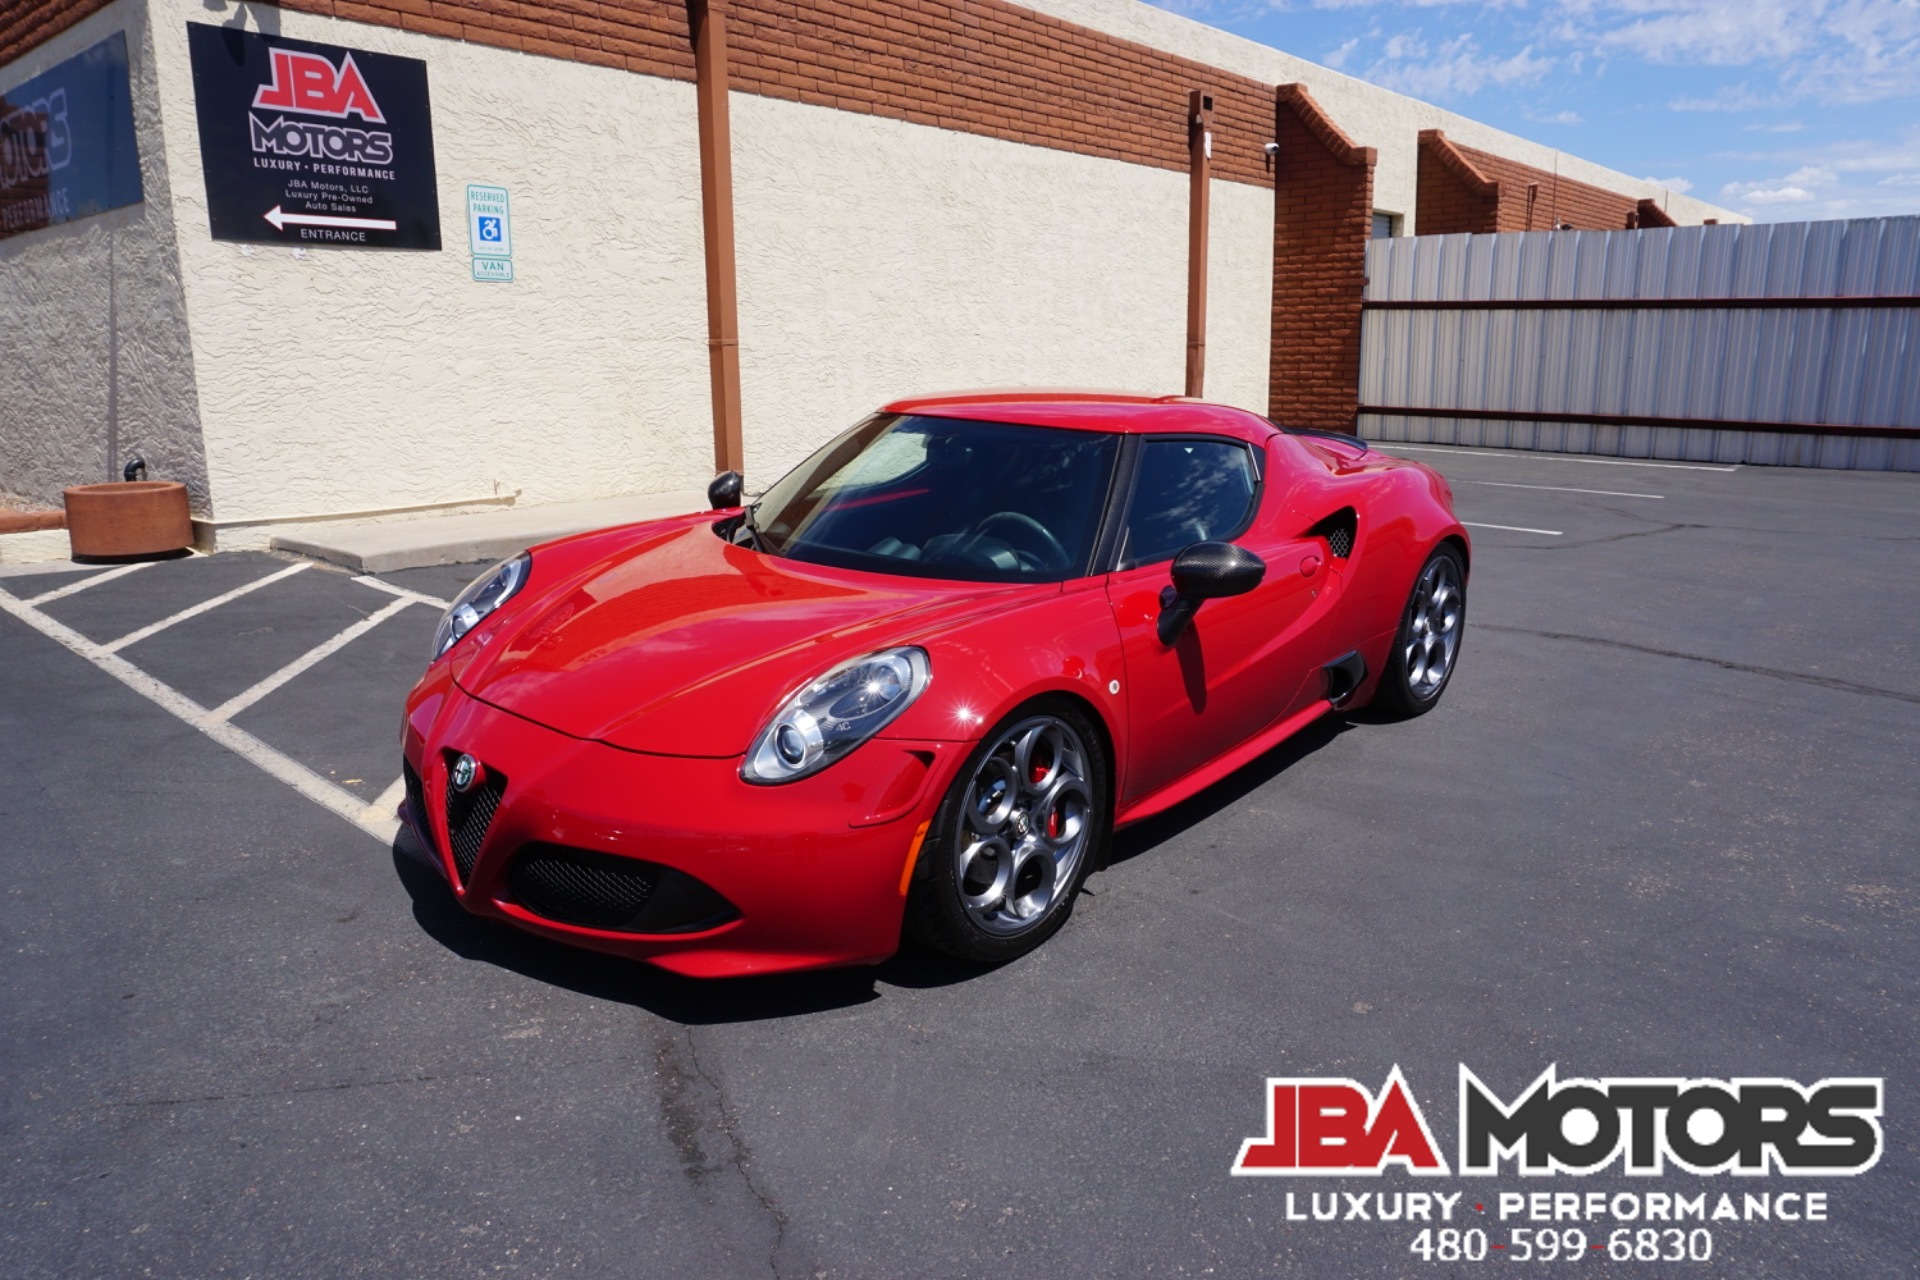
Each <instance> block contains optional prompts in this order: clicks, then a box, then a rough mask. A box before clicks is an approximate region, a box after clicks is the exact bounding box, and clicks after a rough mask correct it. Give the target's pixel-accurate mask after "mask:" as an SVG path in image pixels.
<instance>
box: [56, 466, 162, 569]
mask: <svg viewBox="0 0 1920 1280" xmlns="http://www.w3.org/2000/svg"><path fill="white" fill-rule="evenodd" d="M66 500H67V537H68V539H69V541H70V542H71V543H72V544H73V554H74V556H75V557H76V558H78V557H81V556H141V555H157V554H160V553H163V552H168V551H179V550H181V549H182V548H184V547H187V546H190V545H192V543H193V521H192V518H191V517H190V516H189V514H188V511H187V487H186V486H185V485H183V484H180V483H178V482H177V481H172V480H132V481H125V482H121V483H117V484H83V485H76V486H74V487H73V488H71V489H68V490H67V491H66Z"/></svg>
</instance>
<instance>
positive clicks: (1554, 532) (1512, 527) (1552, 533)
mask: <svg viewBox="0 0 1920 1280" xmlns="http://www.w3.org/2000/svg"><path fill="white" fill-rule="evenodd" d="M1460 523H1461V524H1463V525H1465V526H1467V528H1469V529H1504V530H1506V531H1507V532H1508V533H1544V534H1546V535H1547V536H1548V537H1549V538H1557V537H1559V536H1560V530H1558V529H1528V528H1525V527H1523V526H1521V525H1517V524H1480V523H1478V522H1476V521H1473V520H1462V521H1461V522H1460Z"/></svg>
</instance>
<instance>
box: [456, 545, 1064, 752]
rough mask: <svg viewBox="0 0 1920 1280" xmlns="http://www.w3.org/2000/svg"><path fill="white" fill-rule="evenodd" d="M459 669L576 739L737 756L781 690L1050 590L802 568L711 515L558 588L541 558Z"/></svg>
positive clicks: (478, 688)
mask: <svg viewBox="0 0 1920 1280" xmlns="http://www.w3.org/2000/svg"><path fill="white" fill-rule="evenodd" d="M533 564H534V567H533V577H532V578H531V580H530V581H529V584H528V586H527V591H528V593H529V595H528V596H527V597H524V598H522V599H519V600H515V601H512V602H511V603H510V604H509V605H508V606H507V608H506V609H505V610H503V611H502V612H503V613H504V614H505V615H506V616H505V617H503V618H502V619H501V620H500V623H499V625H498V626H497V627H493V628H488V629H487V634H486V635H485V636H484V637H479V636H476V639H481V640H483V644H482V646H481V647H480V648H479V650H478V651H477V652H475V653H473V655H472V656H471V658H470V659H469V660H468V661H467V662H466V663H465V665H464V666H463V667H461V668H459V669H458V670H457V678H458V682H459V684H460V686H461V687H462V688H463V689H465V690H466V691H467V692H468V693H471V694H473V695H474V696H475V697H477V698H480V699H482V700H484V701H486V702H489V703H492V704H493V705H494V706H497V707H499V708H501V709H502V710H505V711H510V712H513V713H514V714H515V715H519V716H524V717H525V718H527V719H529V720H533V721H536V722H538V723H540V724H544V725H547V726H549V727H550V728H554V729H558V730H559V731H560V732H562V733H566V734H571V735H572V736H574V737H579V738H597V739H600V740H602V741H605V742H610V743H612V744H613V745H615V746H619V747H624V748H626V749H628V750H632V751H650V752H657V753H661V754H667V755H682V756H733V755H739V754H741V753H743V752H744V751H745V750H746V749H747V746H748V744H749V742H750V741H751V740H752V737H753V735H754V733H755V731H757V730H758V729H759V728H760V726H761V725H763V724H764V723H765V722H766V720H767V718H768V717H769V716H771V715H772V714H773V711H774V709H775V707H776V706H777V705H778V703H779V702H780V700H781V699H783V698H785V697H786V696H787V695H788V694H790V693H792V692H793V691H794V690H795V689H797V688H798V687H799V686H800V685H802V684H804V683H805V682H807V681H808V680H811V679H812V678H813V677H815V676H817V675H819V674H820V673H821V672H823V671H825V670H827V669H828V668H829V667H832V666H834V665H835V664H837V663H839V662H842V661H845V660H846V659H848V658H853V657H858V656H859V655H861V654H863V653H868V652H871V651H872V650H874V649H879V648H885V647H887V646H888V645H893V644H905V643H912V642H913V641H915V640H916V639H919V638H922V637H925V636H926V635H928V634H930V633H932V632H935V631H939V630H943V629H944V628H945V627H947V626H949V625H951V624H952V623H954V622H957V621H960V620H962V619H964V618H968V617H971V616H974V615H976V614H979V613H981V612H983V611H985V610H986V609H988V608H991V607H993V606H994V605H995V604H997V603H999V602H1001V601H1003V600H1004V599H1005V598H1006V597H1008V596H1010V595H1014V596H1017V595H1026V594H1031V593H1034V592H1036V591H1058V590H1059V587H1058V586H1057V585H1049V586H1028V585H1020V586H1003V585H996V584H983V583H966V582H940V581H933V580H929V579H924V578H896V577H891V576H887V575H882V574H872V573H856V572H852V571H848V570H841V569H830V568H826V567H823V566H820V565H806V564H797V563H795V562H793V561H791V560H785V559H781V558H779V557H776V556H768V555H763V554H761V553H760V552H757V551H752V550H749V549H748V548H746V547H737V546H732V545H730V544H728V543H726V542H724V541H722V540H721V539H720V538H718V537H716V536H715V535H714V533H713V530H712V528H711V527H710V526H709V525H708V524H707V523H706V522H704V521H703V522H700V523H698V524H694V525H692V526H679V527H669V528H666V529H664V530H663V529H661V528H660V527H659V526H654V527H652V528H649V529H637V530H635V536H634V537H633V539H632V540H631V541H630V542H627V543H624V544H623V545H621V546H620V547H619V548H618V549H616V550H614V551H612V552H610V553H609V554H607V555H606V556H605V557H604V558H602V559H599V560H596V561H594V562H593V563H592V564H591V565H589V566H587V567H585V568H582V569H576V570H574V571H573V572H572V573H569V574H564V575H563V576H561V577H559V578H557V579H555V580H553V581H549V582H543V581H542V580H541V578H542V574H541V567H542V566H541V556H540V552H539V551H538V550H536V551H535V552H534V562H533Z"/></svg>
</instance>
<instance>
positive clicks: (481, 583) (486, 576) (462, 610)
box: [428, 551, 533, 661]
mask: <svg viewBox="0 0 1920 1280" xmlns="http://www.w3.org/2000/svg"><path fill="white" fill-rule="evenodd" d="M532 568H533V557H532V556H530V555H528V554H527V553H526V552H524V551H522V552H521V553H520V554H519V555H517V556H515V557H514V558H513V559H511V560H502V561H501V562H500V563H499V564H497V565H495V566H493V568H491V569H489V570H487V571H486V572H485V573H483V574H481V575H480V576H479V577H477V578H475V579H474V580H473V582H472V583H471V584H469V585H468V587H467V589H466V590H465V591H462V592H461V593H460V594H459V595H457V596H455V597H454V600H453V604H452V605H451V606H449V607H448V609H447V611H446V612H445V613H444V614H442V615H441V616H440V625H439V626H437V627H435V628H434V629H433V655H432V656H433V658H438V657H439V656H440V655H441V654H443V653H445V652H446V651H447V650H449V649H451V648H453V646H454V645H455V644H457V643H459V640H460V637H461V636H463V635H465V634H467V632H469V631H471V630H473V629H474V628H475V627H477V626H479V625H480V623H481V622H482V620H484V619H485V618H486V616H487V615H488V614H490V613H492V612H493V611H494V610H495V609H498V608H499V607H500V606H501V605H503V604H505V603H506V602H507V601H509V600H511V599H513V597H514V594H515V593H516V592H518V591H519V590H520V588H522V587H524V586H526V585H527V574H528V573H529V572H530V571H531V570H532ZM428 660H429V661H431V660H432V659H431V658H429V659H428Z"/></svg>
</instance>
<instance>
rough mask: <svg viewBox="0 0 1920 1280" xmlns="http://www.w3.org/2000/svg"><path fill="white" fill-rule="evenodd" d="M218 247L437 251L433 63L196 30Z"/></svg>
mask: <svg viewBox="0 0 1920 1280" xmlns="http://www.w3.org/2000/svg"><path fill="white" fill-rule="evenodd" d="M187 44H188V48H189V51H190V53H191V55H192V58H193V95H194V110H195V115H196V116H197V117H198V120H199V124H200V160H201V165H202V168H203V169H204V170H205V172H206V183H207V211H208V218H209V221H210V223H211V225H212V231H213V238H214V239H216V240H251V241H266V242H271V243H285V244H300V245H307V246H340V247H366V248H388V249H438V248H439V247H440V204H439V197H438V195H437V192H436V189H435V178H434V166H433V116H432V111H431V109H430V107H429V104H428V99H427V64H426V63H424V62H422V61H420V60H419V59H418V58H398V57H394V56H392V55H389V54H383V53H373V52H369V51H367V50H364V49H343V48H339V47H337V46H335V45H327V44H314V43H312V42H311V41H306V40H289V39H286V38H284V37H281V36H268V35H259V34H256V33H254V32H250V31H241V30H237V29H235V28H232V27H212V26H207V25H206V24H204V23H194V22H190V23H188V24H187Z"/></svg>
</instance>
